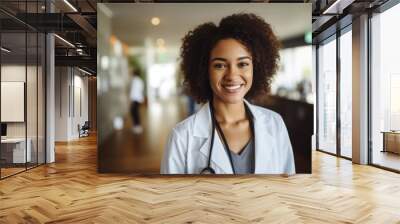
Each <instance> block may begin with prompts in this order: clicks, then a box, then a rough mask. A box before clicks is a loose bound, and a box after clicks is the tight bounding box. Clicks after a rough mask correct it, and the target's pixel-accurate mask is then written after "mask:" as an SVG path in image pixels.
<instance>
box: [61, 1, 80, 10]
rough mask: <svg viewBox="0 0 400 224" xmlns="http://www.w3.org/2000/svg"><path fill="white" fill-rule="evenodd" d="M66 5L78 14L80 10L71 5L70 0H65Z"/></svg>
mask: <svg viewBox="0 0 400 224" xmlns="http://www.w3.org/2000/svg"><path fill="white" fill-rule="evenodd" d="M64 2H65V4H67V5H68V6H69V7H70V8H71V9H72V10H74V12H78V10H77V9H76V8H75V7H74V6H73V5H72V4H71V3H69V1H68V0H64Z"/></svg>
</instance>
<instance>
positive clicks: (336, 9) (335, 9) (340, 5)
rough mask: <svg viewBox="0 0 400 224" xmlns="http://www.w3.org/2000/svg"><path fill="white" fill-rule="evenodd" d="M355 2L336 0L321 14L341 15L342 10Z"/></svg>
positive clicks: (352, 0) (351, 0)
mask: <svg viewBox="0 0 400 224" xmlns="http://www.w3.org/2000/svg"><path fill="white" fill-rule="evenodd" d="M354 1H355V0H336V1H335V2H333V3H332V4H331V5H330V6H329V7H328V8H326V9H325V10H324V11H323V12H322V14H324V15H327V14H336V15H337V14H342V13H343V10H344V9H345V8H347V7H348V6H349V5H351V4H352V3H353V2H354Z"/></svg>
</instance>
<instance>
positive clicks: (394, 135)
mask: <svg viewBox="0 0 400 224" xmlns="http://www.w3.org/2000/svg"><path fill="white" fill-rule="evenodd" d="M381 133H383V150H382V152H393V153H397V154H400V131H382V132H381Z"/></svg>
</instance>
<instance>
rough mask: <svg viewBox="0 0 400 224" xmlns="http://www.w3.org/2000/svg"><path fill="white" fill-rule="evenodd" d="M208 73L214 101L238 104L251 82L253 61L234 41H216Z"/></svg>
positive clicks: (243, 47)
mask: <svg viewBox="0 0 400 224" xmlns="http://www.w3.org/2000/svg"><path fill="white" fill-rule="evenodd" d="M208 72H209V75H210V85H211V89H212V91H213V95H214V100H219V101H222V102H224V103H230V104H234V103H240V102H242V100H243V98H244V96H245V95H246V93H247V92H248V91H249V90H250V87H251V84H252V82H253V60H252V57H251V54H250V52H249V51H248V50H247V48H246V47H245V46H244V45H243V44H241V43H240V42H239V41H237V40H235V39H223V40H220V41H218V43H217V44H216V45H215V47H214V48H213V49H212V51H211V56H210V61H209V66H208Z"/></svg>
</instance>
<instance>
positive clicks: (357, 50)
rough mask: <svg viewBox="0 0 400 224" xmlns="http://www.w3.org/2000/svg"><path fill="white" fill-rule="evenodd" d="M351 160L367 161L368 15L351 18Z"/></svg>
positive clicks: (356, 161)
mask: <svg viewBox="0 0 400 224" xmlns="http://www.w3.org/2000/svg"><path fill="white" fill-rule="evenodd" d="M352 27H353V34H352V38H353V40H352V44H353V59H352V61H353V80H352V81H353V84H352V85H353V90H352V91H353V92H352V94H353V102H352V104H353V105H352V106H353V114H352V115H353V116H352V117H353V118H352V121H353V130H352V134H353V137H352V138H353V140H352V145H353V153H352V156H353V162H354V163H358V164H367V163H368V39H367V37H368V16H367V15H361V16H360V17H358V18H355V19H354V20H353V25H352Z"/></svg>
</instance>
